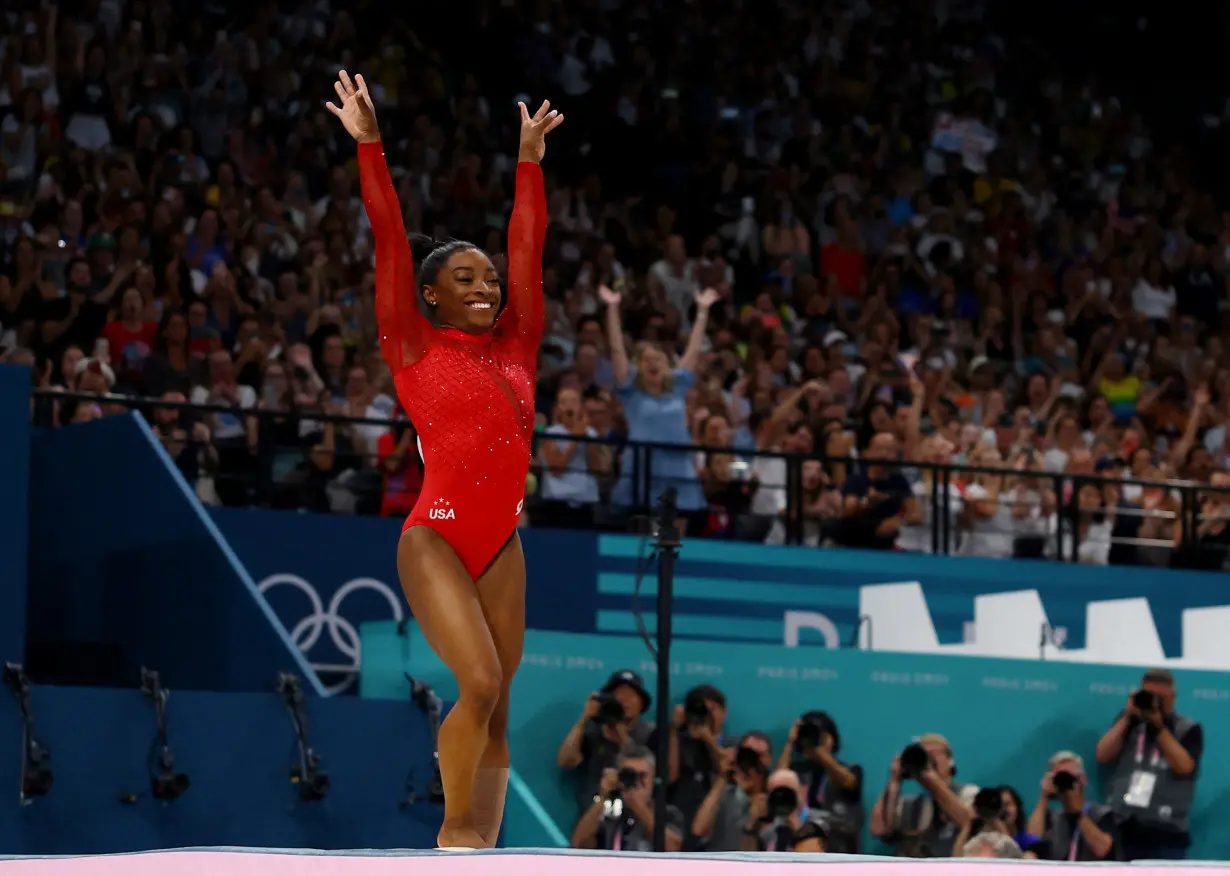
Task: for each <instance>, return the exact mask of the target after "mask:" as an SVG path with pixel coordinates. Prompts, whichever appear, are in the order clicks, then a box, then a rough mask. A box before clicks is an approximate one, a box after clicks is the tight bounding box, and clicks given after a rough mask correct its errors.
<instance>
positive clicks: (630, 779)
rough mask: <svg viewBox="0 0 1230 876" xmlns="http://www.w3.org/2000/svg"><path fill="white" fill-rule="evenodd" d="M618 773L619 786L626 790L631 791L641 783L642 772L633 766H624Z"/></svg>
mask: <svg viewBox="0 0 1230 876" xmlns="http://www.w3.org/2000/svg"><path fill="white" fill-rule="evenodd" d="M617 775H618V778H619V786H620V787H621V788H622V789H623V790H625V791H630V790H632V789H633V788H635V787H636V786H637V785H639V784H640V783H641V774H640V773H638V772H637V771H636V770H634V769H632V767H623V768H622V769H620V771H619V773H618V774H617Z"/></svg>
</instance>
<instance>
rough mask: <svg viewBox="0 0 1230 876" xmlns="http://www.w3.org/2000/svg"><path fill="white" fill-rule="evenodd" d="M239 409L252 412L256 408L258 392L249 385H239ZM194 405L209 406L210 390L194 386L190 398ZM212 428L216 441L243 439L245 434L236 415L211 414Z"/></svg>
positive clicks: (241, 421) (240, 420) (241, 422)
mask: <svg viewBox="0 0 1230 876" xmlns="http://www.w3.org/2000/svg"><path fill="white" fill-rule="evenodd" d="M238 395H239V408H240V409H241V410H245V411H248V410H251V409H252V408H254V407H256V390H255V389H253V388H252V387H250V386H248V385H247V384H244V383H241V384H239V392H238ZM189 401H191V402H192V403H193V404H194V405H205V404H209V403H210V401H209V390H208V389H206V388H205V387H203V386H194V387H193V388H192V396H191V398H189ZM209 421H210V428H211V429H212V431H213V437H214V440H215V441H219V440H227V439H230V438H242V437H243V436H244V434H245V432H244V425H243V420H242V419H240V418H239V417H238V416H236V415H235V414H231V413H219V414H210V417H209Z"/></svg>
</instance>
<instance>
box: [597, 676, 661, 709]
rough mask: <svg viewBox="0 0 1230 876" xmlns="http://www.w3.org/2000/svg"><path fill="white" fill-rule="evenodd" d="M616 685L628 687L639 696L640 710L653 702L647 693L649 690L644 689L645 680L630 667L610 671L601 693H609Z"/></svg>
mask: <svg viewBox="0 0 1230 876" xmlns="http://www.w3.org/2000/svg"><path fill="white" fill-rule="evenodd" d="M617 687H630V688H632V689H633V690H634V691H636V692H637V693H638V694H640V697H641V703H642V711H643V710H645V709H648V708H649V704H650V703H651V702H653V697H651V696H650V695H649V691H647V690H646V689H645V682H644V680H642V679H641V677H640V676H639V675H637V674H636V673H635V672H633V671H632V670H631V669H620V670H619V671H618V672H613V673H611V677H610V678H608V679H607V681H606V684H604V685H603V686H602V692H603V693H611V692H612V691H614V690H615V688H617Z"/></svg>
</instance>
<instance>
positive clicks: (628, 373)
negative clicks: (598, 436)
mask: <svg viewBox="0 0 1230 876" xmlns="http://www.w3.org/2000/svg"><path fill="white" fill-rule="evenodd" d="M598 294H599V296H600V297H601V299H602V302H603V304H605V305H606V326H607V343H608V344H609V346H610V350H611V364H612V366H613V368H614V376H615V388H616V392H617V393H618V395H619V397H620V401H621V402H623V406H624V415H625V416H626V417H627V420H628V439H629V441H647V442H655V443H662V444H678V445H689V444H691V443H692V441H691V436H690V434H689V432H688V421H687V404H686V402H687V394H688V390H690V389H691V388H692V384H693V383H694V382H695V380H696V374H695V371H696V365H697V362H698V360H699V357H700V352H701V346H702V344H703V342H704V338H705V329H706V324H707V322H708V318H709V308H710V307H712V306H713V305H714V304H715V303H716V302H717V300H718V294H717V292H715V291H714V290H712V289H705V290H703V291H701V292H698V293H697V294H696V320H695V322H694V324H693V326H692V333H691V335H689V337H688V346H687V349H686V350H685V351H684V353H683V357H682V358H681V359H680V360H679V364H678V366H677V367H672V366H671V361H670V355H669V353H668V352H667V351H666V350H665V349H663V347H662V346H661V345H660V344H658V343H656V342H653V341H642V342H641V343H639V344H637V346H636V347H635V348H634V350H633V358H634V359H635V362H633V361H632V360H630V359H629V357H628V352H627V348H626V346H625V341H624V330H623V320H622V317H621V315H620V309H619V308H620V302H621V300H622V296H621V295H620V294H619V293H618V292H615V291H614V290H612V289H610V288H609V287H607V286H602V287H600V288H599V290H598ZM637 462H639V463H640V465H648V466H649V478H648V483H649V494H648V496H646V497H644V498H645V499H646V500H647V501H648V502H654V501H656V500H657V498H658V497H659V496H660V495H661V493H662V491H663V490H664V489H666V488H667V487H673V488H675V490H676V491H677V493H678V496H677V502H678V507H679V509H680V511H682V512H683V513H684V514H685V516H687V517H688V519H689V521H690V524H691V525H692V526H693V527H696V528H699V529H701V530H702V531H703V528H704V525H705V516H706V514H707V512H706V510H705V499H704V495H703V493H702V492H701V489H700V486H699V484H697V482H696V477H695V472H694V470H693V468H692V463H691V455H690V454H689V453H687V452H686V451H683V450H657V451H653V452H652V454H651V455H650V456H649V459H648V461H646V460H645V459H644V458H643V457H642V459H641V460H639V461H636V460H634V459H633V451H632V450H631V449H629V450H626V451H625V452H624V457H623V460H622V462H621V465H620V481H619V483H618V484H617V485H616V487H615V494H614V496H613V497H612V501H613V502H614V503H615V504H617V505H621V506H623V507H631V506H632V505H633V501H634V499H633V497H634V496H635V495H636V490H637V486H636V485H635V484H634V482H633V478H634V477H636V476H638V475H639V476H641V477H643V475H642V474H640V469H639V466H638V465H637ZM694 531H695V530H694Z"/></svg>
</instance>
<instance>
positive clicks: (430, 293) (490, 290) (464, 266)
mask: <svg viewBox="0 0 1230 876" xmlns="http://www.w3.org/2000/svg"><path fill="white" fill-rule="evenodd" d="M423 298H424V299H426V301H427V303H428V304H430V305H431V306H432V307H435V308H436V316H437V318H438V319H439V321H440V323H441V324H442V325H446V326H451V327H453V328H456V329H461V330H462V331H463V332H469V333H471V334H481V333H483V332H487V331H490V330H491V327H492V326H493V325H494V324H495V317H496V314H497V313H498V312H499V308H500V278H499V275H498V274H497V273H496V270H495V266H494V265H493V264H491V259H489V258H488V257H487V254H486V253H485V252H482V251H481V250H478V249H462V250H458V251H457V252H454V253H452V254H451V255H449V257H448V261H446V262H445V263H444V265H442V266H441V268H440V270H439V272H438V273H437V274H436V278H435V281H434V282H433V283H431V284H429V285H425V286H424V287H423Z"/></svg>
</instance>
